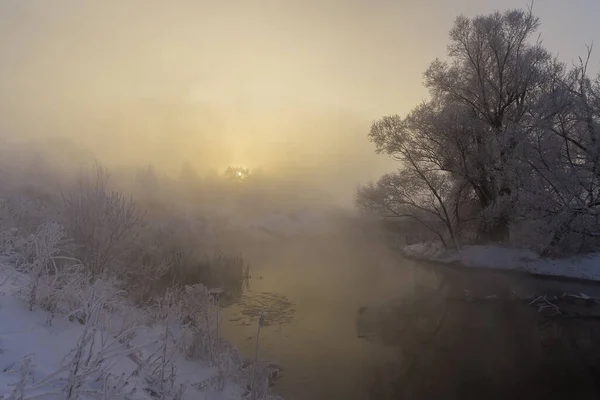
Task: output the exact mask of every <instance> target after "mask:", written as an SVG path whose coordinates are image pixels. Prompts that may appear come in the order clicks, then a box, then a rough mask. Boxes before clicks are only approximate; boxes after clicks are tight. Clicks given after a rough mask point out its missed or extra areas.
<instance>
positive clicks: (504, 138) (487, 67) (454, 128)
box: [359, 10, 563, 242]
mask: <svg viewBox="0 0 600 400" xmlns="http://www.w3.org/2000/svg"><path fill="white" fill-rule="evenodd" d="M538 26H539V20H538V19H537V18H536V17H534V16H533V15H532V13H531V10H527V11H521V10H510V11H506V12H504V13H500V12H495V13H492V14H489V15H484V16H477V17H475V18H467V17H464V16H460V17H458V18H457V20H456V22H455V25H454V27H453V28H452V30H451V31H450V44H449V46H448V54H447V55H448V59H447V60H446V61H442V60H439V59H438V60H435V61H434V62H433V63H432V64H431V65H430V66H429V68H428V69H427V71H426V72H425V75H424V76H425V86H426V87H427V88H428V89H429V93H430V98H429V99H428V100H427V101H426V102H425V103H423V104H421V105H420V106H418V107H416V108H415V109H414V110H413V111H411V112H410V113H409V114H408V115H407V116H406V117H404V118H402V117H400V116H397V115H396V116H391V117H384V118H382V119H381V120H379V121H376V122H375V123H374V124H373V126H372V128H371V132H370V135H369V137H370V140H371V141H372V142H373V143H374V144H375V146H376V150H377V152H379V153H385V154H388V155H390V156H392V157H393V158H395V159H397V160H398V161H399V162H401V163H402V169H401V170H400V172H399V175H398V176H402V180H403V181H404V182H403V183H402V185H403V187H402V188H401V191H402V193H403V195H402V196H403V197H404V198H409V197H410V198H411V199H412V200H410V201H409V203H413V204H412V205H410V207H408V208H405V210H406V211H408V212H409V214H410V215H411V216H412V217H413V218H414V217H415V216H416V213H415V212H413V211H415V210H418V211H419V212H422V211H424V212H426V213H430V214H431V213H433V214H435V215H438V216H440V217H442V218H441V220H442V222H443V224H444V225H445V226H446V228H447V231H448V233H449V236H450V237H451V238H452V237H454V238H456V237H457V236H458V235H457V232H460V231H461V228H462V222H464V221H463V219H464V218H461V212H467V214H471V211H473V210H475V211H477V213H478V216H479V218H478V221H479V224H478V226H477V229H476V230H477V233H478V236H479V238H480V239H482V240H487V241H501V242H502V241H506V240H508V238H509V229H510V226H511V223H513V222H514V220H515V219H516V216H517V215H518V214H519V212H518V210H517V209H518V208H519V207H520V203H521V191H522V190H521V186H522V185H527V184H528V182H524V180H523V177H524V176H526V175H527V174H529V173H530V170H531V168H530V166H529V165H528V163H527V162H525V161H526V160H524V154H525V152H526V149H527V148H528V146H529V145H530V143H531V138H532V136H533V133H534V131H536V129H539V127H540V126H541V125H544V124H550V123H551V122H549V121H552V119H553V118H554V116H555V115H556V113H557V110H556V108H554V107H553V106H554V104H553V103H552V102H550V101H548V99H549V98H550V99H551V98H552V96H553V92H552V91H553V90H554V89H556V87H557V86H556V84H555V83H556V82H557V81H559V80H560V77H561V73H562V71H563V69H562V66H561V65H560V64H559V63H558V62H557V61H556V60H554V59H553V58H552V57H551V55H550V53H549V52H548V51H546V50H545V49H544V47H543V46H542V45H541V42H540V41H539V40H537V41H535V40H532V39H535V38H534V36H533V35H534V34H535V32H536V30H537V28H538ZM361 193H363V194H364V191H363V192H359V197H360V196H361ZM428 198H431V199H433V201H427V200H426V199H428ZM461 203H462V204H461ZM416 205H418V206H419V207H420V208H419V207H416ZM464 205H467V206H466V207H465V206H464ZM403 206H406V204H403ZM411 210H413V211H411ZM461 210H462V211H461Z"/></svg>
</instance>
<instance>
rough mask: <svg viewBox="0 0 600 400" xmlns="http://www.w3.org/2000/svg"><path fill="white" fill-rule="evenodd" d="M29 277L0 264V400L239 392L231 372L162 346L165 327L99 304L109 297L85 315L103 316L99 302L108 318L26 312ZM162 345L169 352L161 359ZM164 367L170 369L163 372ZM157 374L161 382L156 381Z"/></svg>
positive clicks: (218, 398)
mask: <svg viewBox="0 0 600 400" xmlns="http://www.w3.org/2000/svg"><path fill="white" fill-rule="evenodd" d="M27 281H28V276H27V275H26V274H22V273H19V272H17V271H15V270H14V269H12V268H10V267H7V266H6V265H3V266H2V268H1V269H0V326H2V329H0V398H3V399H31V398H36V399H57V400H58V399H60V400H62V399H103V400H109V399H111V400H117V399H119V400H125V399H128V400H138V399H139V400H146V399H156V398H160V399H163V400H176V399H178V400H185V399H190V400H191V399H199V398H201V399H207V400H240V399H243V398H244V394H245V393H244V392H245V391H244V390H243V388H242V387H241V385H240V384H239V383H241V382H240V381H238V382H236V379H231V378H232V375H229V372H232V371H227V373H226V374H225V375H223V376H219V370H218V369H217V368H216V367H212V366H210V365H209V364H208V363H207V362H203V361H192V360H188V359H186V357H185V356H184V355H183V354H181V353H180V352H179V351H178V349H177V348H175V347H174V346H172V345H170V346H167V347H164V346H163V345H164V344H165V340H164V337H163V336H164V335H163V334H164V331H165V330H164V327H161V325H160V324H149V323H148V320H147V319H146V318H144V317H147V316H144V315H143V314H142V313H141V310H136V309H128V307H127V306H125V305H123V304H121V305H120V306H118V309H113V308H112V307H114V306H115V304H108V303H104V301H106V300H107V299H105V297H106V296H104V295H103V296H100V295H99V296H98V297H97V299H96V300H94V302H90V303H88V305H90V306H91V308H90V309H86V310H85V311H86V312H87V313H86V314H85V315H93V314H94V311H93V310H92V308H94V307H96V306H97V305H98V304H101V306H100V307H99V308H97V309H96V311H99V312H101V313H102V314H106V313H105V312H104V311H100V308H102V309H103V308H104V307H111V312H110V313H109V314H110V321H106V320H105V319H103V318H100V319H99V320H96V321H95V322H91V320H92V318H91V317H89V318H88V320H87V321H85V322H84V321H78V320H77V318H70V319H71V320H72V321H70V320H69V318H66V317H63V316H61V315H54V316H52V315H51V314H50V313H48V312H46V311H44V310H41V309H39V308H38V309H34V310H33V311H30V310H29V307H28V304H27V301H26V298H25V297H24V296H23V288H24V287H26V286H27ZM98 294H100V292H98ZM90 311H91V312H90ZM73 315H74V313H72V316H73ZM138 320H139V322H138ZM107 322H108V323H107ZM163 347H164V348H163ZM163 351H166V352H167V353H168V354H167V357H168V360H167V361H165V362H163V361H162V360H161V359H160V357H161V356H164V353H163ZM225 361H226V360H224V362H225ZM164 366H168V368H167V369H165V370H164V371H162V372H161V371H160V369H161V367H164ZM171 367H174V369H171ZM228 367H229V366H228ZM157 371H159V373H158V374H157ZM159 375H160V376H161V377H162V378H164V382H158V381H157V380H156V379H154V378H156V377H157V376H159ZM227 375H228V376H227ZM165 385H168V386H169V387H170V388H172V389H170V390H163V391H161V392H160V393H159V391H158V388H157V386H161V387H162V388H163V389H167V388H166V387H165ZM157 396H158V397H157Z"/></svg>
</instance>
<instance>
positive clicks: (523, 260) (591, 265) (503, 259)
mask: <svg viewBox="0 0 600 400" xmlns="http://www.w3.org/2000/svg"><path fill="white" fill-rule="evenodd" d="M401 252H402V253H403V254H404V255H406V256H407V257H411V258H415V259H421V260H428V261H435V262H442V263H448V264H458V265H461V266H465V267H471V268H491V269H501V270H514V271H521V272H528V273H531V274H536V275H547V276H557V277H565V278H575V279H586V280H594V281H600V253H595V254H589V255H581V256H576V257H570V258H564V259H550V258H542V257H540V256H539V255H538V254H536V253H535V252H533V251H531V250H527V249H518V248H511V247H502V246H495V245H482V246H463V247H462V248H461V249H460V250H445V249H444V248H443V247H442V246H441V245H440V244H438V243H417V244H412V245H408V246H404V247H402V248H401Z"/></svg>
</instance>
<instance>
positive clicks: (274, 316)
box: [223, 237, 412, 400]
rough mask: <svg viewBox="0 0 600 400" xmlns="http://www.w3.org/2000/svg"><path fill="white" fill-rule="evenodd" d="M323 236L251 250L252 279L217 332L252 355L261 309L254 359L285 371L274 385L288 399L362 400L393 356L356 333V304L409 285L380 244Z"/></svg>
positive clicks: (375, 301) (377, 300)
mask: <svg viewBox="0 0 600 400" xmlns="http://www.w3.org/2000/svg"><path fill="white" fill-rule="evenodd" d="M348 240H349V239H341V238H335V237H327V238H320V239H312V240H311V239H298V240H293V241H282V242H279V243H277V244H276V245H270V246H268V248H264V249H262V250H260V251H254V252H252V251H249V252H247V257H248V258H249V259H250V262H251V266H252V275H253V279H252V281H251V285H250V290H248V291H247V292H246V293H245V294H244V295H243V297H242V299H241V301H240V302H238V303H237V304H235V305H233V306H231V307H228V308H227V309H225V310H224V311H223V315H224V317H223V321H224V323H223V324H224V326H223V332H224V335H225V336H226V337H227V338H228V339H229V340H230V341H232V342H233V343H236V344H238V346H239V347H240V350H241V351H242V352H243V353H244V354H246V355H248V356H250V355H252V354H253V351H254V345H255V340H256V333H257V316H258V314H259V313H260V311H262V310H264V311H265V312H266V322H267V326H265V327H264V328H263V329H262V330H261V333H260V358H261V359H263V360H264V359H266V360H270V361H275V362H277V363H278V364H280V365H282V366H283V368H284V373H283V377H282V378H281V379H280V380H278V381H277V383H276V386H275V390H276V392H277V393H279V394H281V395H283V396H284V397H285V398H286V399H288V400H304V399H312V400H320V399H328V400H329V399H338V398H339V399H346V400H354V399H361V400H362V399H365V398H369V397H368V396H367V395H368V391H369V388H370V385H372V382H373V381H374V379H375V377H374V376H373V374H374V371H375V370H376V368H377V367H378V366H381V365H382V364H383V363H386V362H387V361H388V360H393V359H394V357H395V354H394V353H393V352H392V351H391V350H390V348H386V347H384V346H382V345H380V344H376V343H370V342H368V341H366V340H364V339H359V338H358V337H357V329H356V317H357V312H358V309H359V308H360V307H369V306H378V305H380V304H383V303H384V302H385V301H387V300H389V299H393V298H394V297H397V296H398V295H399V293H400V292H401V291H403V290H405V288H406V287H407V286H409V285H410V284H411V279H412V278H411V274H412V272H411V271H410V268H408V266H409V265H408V264H409V263H410V262H409V261H404V263H405V265H398V258H397V256H392V254H391V252H390V250H389V249H387V248H385V247H384V246H378V245H373V244H371V245H369V246H366V245H364V244H361V242H360V241H356V242H354V241H353V242H352V243H350V242H348Z"/></svg>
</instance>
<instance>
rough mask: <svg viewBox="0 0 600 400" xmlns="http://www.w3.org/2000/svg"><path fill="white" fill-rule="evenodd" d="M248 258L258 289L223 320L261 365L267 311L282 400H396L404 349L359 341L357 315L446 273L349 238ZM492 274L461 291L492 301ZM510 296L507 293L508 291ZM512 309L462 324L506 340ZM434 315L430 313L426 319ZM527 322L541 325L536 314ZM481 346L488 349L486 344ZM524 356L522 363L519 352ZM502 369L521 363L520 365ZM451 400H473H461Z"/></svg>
mask: <svg viewBox="0 0 600 400" xmlns="http://www.w3.org/2000/svg"><path fill="white" fill-rule="evenodd" d="M246 257H247V258H248V260H249V261H250V263H251V266H252V275H253V278H252V281H251V285H250V288H249V290H247V291H246V292H245V293H244V295H243V297H242V298H241V300H240V301H239V302H237V303H236V304H234V305H232V306H230V307H227V308H226V309H224V311H223V312H222V315H223V321H224V322H223V328H222V329H223V334H224V336H225V337H226V338H227V339H229V340H230V341H231V342H233V343H236V344H238V346H239V348H240V350H241V351H242V352H243V353H244V354H246V355H247V356H252V355H253V354H254V345H255V340H256V333H257V317H258V314H259V313H260V311H265V312H266V321H267V326H265V327H264V328H263V329H262V330H261V333H260V347H259V357H260V358H261V359H263V360H269V361H274V362H276V363H278V364H280V365H282V366H283V368H284V372H283V376H282V378H281V379H279V380H277V382H276V384H275V388H274V389H275V392H276V393H277V394H281V395H282V396H284V397H285V398H286V399H287V400H308V399H310V400H322V399H323V400H325V399H327V400H330V399H345V400H359V399H360V400H365V399H392V398H397V394H396V393H395V392H394V389H393V387H394V386H395V385H396V383H397V382H396V381H397V379H398V378H397V372H398V371H397V368H396V367H395V365H397V363H398V362H399V360H400V359H401V358H402V356H401V355H400V351H399V349H398V346H396V345H390V343H386V344H385V345H384V344H383V343H382V342H381V341H377V340H375V341H369V340H365V339H362V338H359V337H358V334H357V314H358V310H359V309H361V308H363V309H364V308H368V309H370V308H377V307H382V306H385V305H386V304H389V303H390V302H393V301H396V300H397V299H399V298H403V297H406V296H408V295H409V294H410V293H412V292H414V289H415V287H416V286H419V285H420V286H428V287H434V286H436V285H437V284H439V282H440V278H439V276H438V274H436V273H434V272H432V271H431V269H429V268H422V265H419V264H417V263H416V262H414V261H410V260H407V259H404V258H401V257H400V256H398V255H397V254H395V253H394V252H393V251H391V250H390V249H389V248H388V247H387V246H385V245H384V244H377V241H371V240H360V239H358V238H350V237H348V236H346V237H342V236H339V237H319V238H312V239H308V238H304V239H295V240H281V241H278V242H277V243H270V244H267V245H265V246H262V247H260V246H255V247H251V248H249V249H248V251H247V252H246ZM483 274H485V275H486V279H484V280H483V281H485V283H484V284H482V283H481V282H482V279H481V277H480V276H481V275H482V274H481V273H479V276H478V277H476V278H473V279H476V280H477V282H476V283H474V284H472V283H473V282H471V283H465V282H461V283H460V284H459V285H458V287H461V288H462V287H463V286H464V287H467V286H468V287H474V288H479V289H481V294H482V295H486V294H487V293H488V292H490V291H494V290H496V289H498V284H499V282H503V279H502V278H499V277H500V276H503V277H504V275H503V274H499V275H498V276H496V275H494V273H493V272H484V273H483ZM461 276H468V277H469V278H467V279H471V275H469V274H466V275H465V274H464V273H461ZM507 279H508V280H509V281H510V282H511V283H510V285H511V286H510V288H511V289H510V290H511V291H514V290H517V291H519V290H520V291H521V292H522V294H523V295H527V294H533V293H538V292H539V291H540V290H541V289H540V288H541V287H543V290H550V289H552V290H555V291H557V290H559V289H560V290H564V288H565V285H567V286H568V285H571V288H570V290H571V291H575V292H577V291H581V290H587V291H588V293H587V294H590V295H598V294H600V293H599V291H598V289H597V287H591V288H589V287H585V286H584V289H582V286H581V285H579V286H578V285H577V284H564V283H563V282H556V281H540V280H536V279H533V278H519V279H515V278H514V277H510V278H507ZM505 281H506V282H508V281H507V280H506V279H505ZM515 282H516V286H515ZM557 285H558V286H557ZM507 287H508V286H505V287H502V288H500V289H498V290H500V291H507V290H508V289H506V288H507ZM550 287H552V288H550ZM515 288H517V289H515ZM557 288H558V289H557ZM498 290H496V291H498ZM590 290H591V291H595V293H592V292H590ZM495 294H496V293H494V295H495ZM530 308H531V307H530ZM469 310H471V309H469ZM503 310H505V307H503V308H501V309H500V308H498V309H494V311H493V312H489V311H484V312H482V313H480V312H479V311H469V312H468V313H471V314H472V315H471V314H469V316H468V317H467V318H466V319H464V320H461V321H462V322H461V324H463V325H465V322H464V321H465V320H467V321H475V322H474V323H471V322H468V323H467V324H470V325H471V328H474V329H476V330H478V332H483V331H481V329H480V328H481V324H486V326H487V329H488V331H489V332H493V330H497V329H498V328H497V327H496V326H497V325H500V324H502V325H503V328H502V332H504V331H506V329H505V325H509V326H512V325H511V324H512V323H513V321H512V319H511V318H516V317H515V315H516V314H515V313H514V311H510V314H507V312H505V311H503ZM428 312H429V311H426V310H424V311H423V313H424V314H426V313H428ZM477 313H480V314H477ZM500 318H504V319H503V320H500ZM525 318H526V319H528V320H529V319H531V320H534V319H535V318H536V314H535V310H534V311H533V314H527V316H526V317H525ZM478 321H479V322H478ZM482 321H484V322H482ZM507 321H508V322H507ZM407 323H408V322H407ZM536 323H537V322H536ZM399 324H400V325H402V324H403V323H402V322H400V323H399ZM411 324H412V322H411ZM478 324H479V325H478ZM459 325H460V324H459ZM517 325H519V324H518V323H515V326H517ZM520 325H522V324H520ZM453 329H454V328H453ZM461 329H464V327H461V326H458V327H457V328H456V329H454V331H460V330H461ZM515 329H516V328H515ZM519 329H521V328H519ZM523 329H525V330H529V331H531V330H536V329H537V328H531V327H529V325H528V326H527V327H526V328H523ZM517 330H518V329H517ZM488 331H486V332H488ZM498 332H500V331H498ZM485 335H487V333H486V334H483V333H481V334H479V336H477V337H476V338H475V339H472V340H471V339H465V337H466V336H464V335H462V336H461V337H462V340H463V342H464V340H471V342H472V343H476V342H477V343H478V341H479V342H481V341H482V340H490V337H487V336H485ZM511 335H512V333H511V334H509V335H506V334H504V333H501V334H500V333H499V334H492V336H493V337H491V340H492V341H495V343H496V344H495V346H496V347H497V348H498V349H501V348H502V346H504V344H505V342H507V340H508V341H510V340H512V339H510V338H512V337H513V336H514V335H513V336H511ZM515 335H516V334H515ZM536 335H537V331H536ZM484 336H485V338H484ZM497 337H501V341H498V340H496V338H497ZM506 338H509V339H506ZM480 339H481V340H480ZM519 340H520V339H519ZM392 341H393V340H392ZM513 341H514V340H513ZM519 343H520V342H519ZM460 345H462V344H453V345H452V346H460ZM467 345H468V344H467ZM520 345H521V344H520ZM482 346H483V347H481V348H482V349H486V347H485V346H486V345H485V344H482ZM508 346H509V347H511V349H510V351H509V352H511V351H513V349H512V347H513V343H512V342H511V343H510V344H509V345H508ZM525 346H527V345H525ZM467 347H468V346H467ZM474 348H476V347H474ZM478 351H481V349H479V350H478ZM501 352H502V351H501ZM503 352H504V353H507V351H503ZM515 354H517V356H515V357H518V351H516V353H515ZM477 356H478V355H475V357H477ZM502 356H503V357H504V355H502ZM502 362H503V363H504V364H506V363H509V364H510V363H515V364H518V363H519V360H517V359H511V360H509V361H506V360H504V361H502ZM490 368H491V367H490ZM442 373H443V374H446V372H442ZM388 386H389V388H388ZM423 398H425V397H423ZM433 398H435V396H434V397H433ZM444 398H470V397H469V396H467V395H464V396H458V397H456V396H455V394H453V395H448V396H444ZM472 398H477V397H472Z"/></svg>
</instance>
